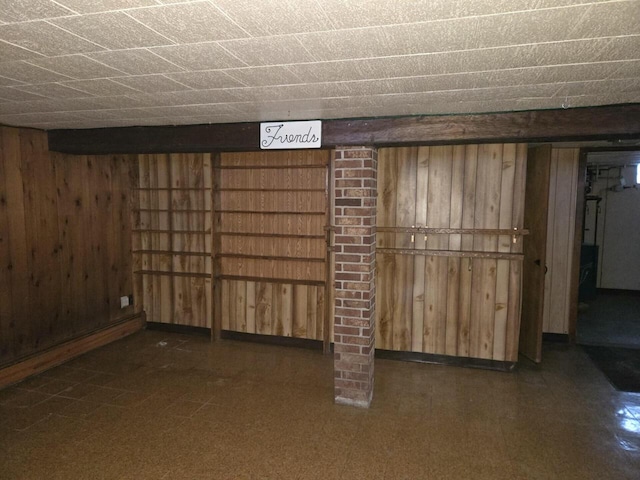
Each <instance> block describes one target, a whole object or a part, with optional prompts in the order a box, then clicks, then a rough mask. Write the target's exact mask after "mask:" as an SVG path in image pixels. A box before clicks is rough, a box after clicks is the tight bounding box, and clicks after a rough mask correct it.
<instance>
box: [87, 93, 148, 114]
mask: <svg viewBox="0 0 640 480" xmlns="http://www.w3.org/2000/svg"><path fill="white" fill-rule="evenodd" d="M156 95H158V94H156ZM144 96H145V94H142V93H139V94H134V95H114V96H112V97H95V98H94V99H93V101H94V103H95V107H94V108H95V109H96V110H102V109H114V108H115V109H118V108H133V107H147V106H149V105H153V103H149V102H148V101H146V98H143V97H144ZM150 96H151V95H150ZM83 100H84V99H83Z"/></svg>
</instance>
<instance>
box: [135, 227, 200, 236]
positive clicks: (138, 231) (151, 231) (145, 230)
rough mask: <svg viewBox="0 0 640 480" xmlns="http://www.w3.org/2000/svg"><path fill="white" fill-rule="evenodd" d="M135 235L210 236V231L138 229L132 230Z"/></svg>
mask: <svg viewBox="0 0 640 480" xmlns="http://www.w3.org/2000/svg"><path fill="white" fill-rule="evenodd" d="M131 231H132V232H133V233H175V234H186V235H203V234H205V235H209V234H210V233H211V231H210V230H158V229H140V228H136V229H133V230H131Z"/></svg>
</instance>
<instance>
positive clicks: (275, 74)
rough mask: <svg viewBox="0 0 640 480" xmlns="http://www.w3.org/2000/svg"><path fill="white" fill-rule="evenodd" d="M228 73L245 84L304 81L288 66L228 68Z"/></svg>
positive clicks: (263, 84)
mask: <svg viewBox="0 0 640 480" xmlns="http://www.w3.org/2000/svg"><path fill="white" fill-rule="evenodd" d="M226 73H227V74H229V75H231V76H232V77H233V78H236V79H237V80H238V81H240V82H241V83H242V84H243V85H247V86H252V87H258V86H266V85H292V84H296V83H303V82H302V81H301V80H300V79H299V78H298V77H297V76H296V75H295V74H294V73H293V72H291V70H289V69H288V68H287V67H280V66H276V67H254V68H237V69H233V70H227V71H226Z"/></svg>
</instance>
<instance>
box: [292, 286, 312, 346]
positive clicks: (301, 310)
mask: <svg viewBox="0 0 640 480" xmlns="http://www.w3.org/2000/svg"><path fill="white" fill-rule="evenodd" d="M307 294H308V286H307V285H294V286H293V329H292V336H294V337H296V338H307Z"/></svg>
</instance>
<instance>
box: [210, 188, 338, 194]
mask: <svg viewBox="0 0 640 480" xmlns="http://www.w3.org/2000/svg"><path fill="white" fill-rule="evenodd" d="M215 191H216V192H256V193H271V192H277V193H280V192H322V193H324V192H326V190H325V189H324V188H217V189H216V190H215Z"/></svg>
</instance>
